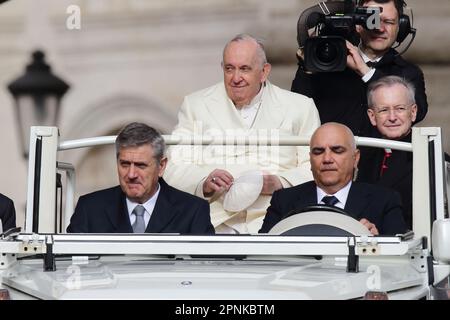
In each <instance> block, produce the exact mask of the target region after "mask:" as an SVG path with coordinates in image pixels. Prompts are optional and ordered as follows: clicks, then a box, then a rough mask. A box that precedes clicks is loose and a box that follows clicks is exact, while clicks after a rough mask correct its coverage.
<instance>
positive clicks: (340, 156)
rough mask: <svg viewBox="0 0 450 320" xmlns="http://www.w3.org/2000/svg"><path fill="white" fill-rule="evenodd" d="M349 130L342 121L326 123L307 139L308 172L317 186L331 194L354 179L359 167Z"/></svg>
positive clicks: (354, 145)
mask: <svg viewBox="0 0 450 320" xmlns="http://www.w3.org/2000/svg"><path fill="white" fill-rule="evenodd" d="M358 161H359V150H358V149H356V143H355V137H354V136H353V133H352V131H351V130H350V129H349V128H348V127H346V126H345V125H343V124H340V123H335V122H329V123H326V124H323V125H322V126H320V127H319V128H317V129H316V131H315V132H314V134H313V135H312V137H311V142H310V162H311V171H312V173H313V176H314V180H315V182H316V184H317V186H318V187H320V188H321V189H322V190H324V191H325V192H326V193H328V194H334V193H336V192H337V191H339V190H340V189H342V188H343V187H345V186H346V185H347V184H348V183H349V182H350V181H351V180H352V178H353V172H354V170H355V169H356V168H357V166H358Z"/></svg>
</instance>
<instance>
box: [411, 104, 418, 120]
mask: <svg viewBox="0 0 450 320" xmlns="http://www.w3.org/2000/svg"><path fill="white" fill-rule="evenodd" d="M416 117H417V104H415V103H414V104H413V106H412V107H411V120H412V122H414V121H416Z"/></svg>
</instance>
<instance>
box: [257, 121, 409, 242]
mask: <svg viewBox="0 0 450 320" xmlns="http://www.w3.org/2000/svg"><path fill="white" fill-rule="evenodd" d="M358 161H359V150H358V149H356V145H355V139H354V137H353V134H352V132H351V131H350V129H349V128H348V127H346V126H344V125H342V124H339V123H334V122H330V123H326V124H324V125H322V126H321V127H319V128H318V129H317V130H316V131H315V132H314V134H313V136H312V137H311V142H310V162H311V170H312V173H313V176H314V181H309V182H306V183H303V184H300V185H298V186H295V187H292V188H287V189H281V190H279V191H276V192H275V193H274V194H273V196H272V201H271V202H270V207H269V208H268V209H267V214H266V216H265V218H264V223H263V225H262V228H261V230H260V231H259V232H261V233H263V232H268V231H269V230H270V229H271V228H272V227H273V226H274V225H275V224H276V223H277V222H279V221H281V220H282V219H283V218H285V217H286V216H287V215H288V214H289V213H290V211H291V210H298V209H302V208H304V207H307V206H310V205H314V204H326V205H330V206H335V207H338V208H341V209H344V211H346V212H347V213H348V214H349V215H350V216H351V217H353V218H355V219H357V220H359V221H360V222H361V223H362V224H363V225H364V226H366V227H367V229H369V231H370V232H371V233H372V234H373V235H378V234H384V235H393V234H397V233H403V232H405V231H406V227H405V222H404V220H403V216H402V205H401V200H400V196H399V195H398V194H397V193H396V192H393V191H392V190H389V189H385V188H383V187H380V186H376V185H370V184H366V183H357V182H352V178H353V173H354V170H355V169H356V168H357V165H358Z"/></svg>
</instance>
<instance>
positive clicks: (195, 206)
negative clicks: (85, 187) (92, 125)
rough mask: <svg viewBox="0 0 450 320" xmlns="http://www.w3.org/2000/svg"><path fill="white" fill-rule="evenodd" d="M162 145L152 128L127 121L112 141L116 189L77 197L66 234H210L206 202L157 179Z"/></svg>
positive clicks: (162, 163) (161, 167) (163, 161)
mask: <svg viewBox="0 0 450 320" xmlns="http://www.w3.org/2000/svg"><path fill="white" fill-rule="evenodd" d="M164 151H165V143H164V140H163V138H162V136H161V135H160V134H159V133H158V132H157V131H156V130H155V129H153V128H151V127H149V126H147V125H145V124H142V123H136V122H135V123H131V124H129V125H127V126H126V127H125V128H123V129H122V130H121V131H120V133H119V135H118V136H117V139H116V154H117V171H118V176H119V181H120V186H116V187H113V188H110V189H105V190H100V191H97V192H93V193H90V194H87V195H84V196H82V197H80V199H79V200H78V203H77V206H76V208H75V213H74V214H73V216H72V218H71V221H70V225H69V226H68V228H67V231H68V232H77V233H116V232H119V233H133V232H134V233H144V232H146V233H181V234H213V233H214V228H213V226H212V224H211V218H210V215H209V205H208V202H207V201H205V200H203V199H200V198H198V197H195V196H193V195H190V194H188V193H185V192H182V191H179V190H177V189H175V188H173V187H171V186H169V185H168V184H167V183H166V182H165V181H164V180H163V179H162V178H161V177H162V175H163V173H164V170H165V168H166V164H167V158H166V157H165V156H164Z"/></svg>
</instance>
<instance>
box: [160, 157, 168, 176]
mask: <svg viewBox="0 0 450 320" xmlns="http://www.w3.org/2000/svg"><path fill="white" fill-rule="evenodd" d="M166 167H167V157H164V158H162V159H161V160H160V161H159V172H158V176H159V177H162V176H163V175H164V171H165V170H166Z"/></svg>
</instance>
